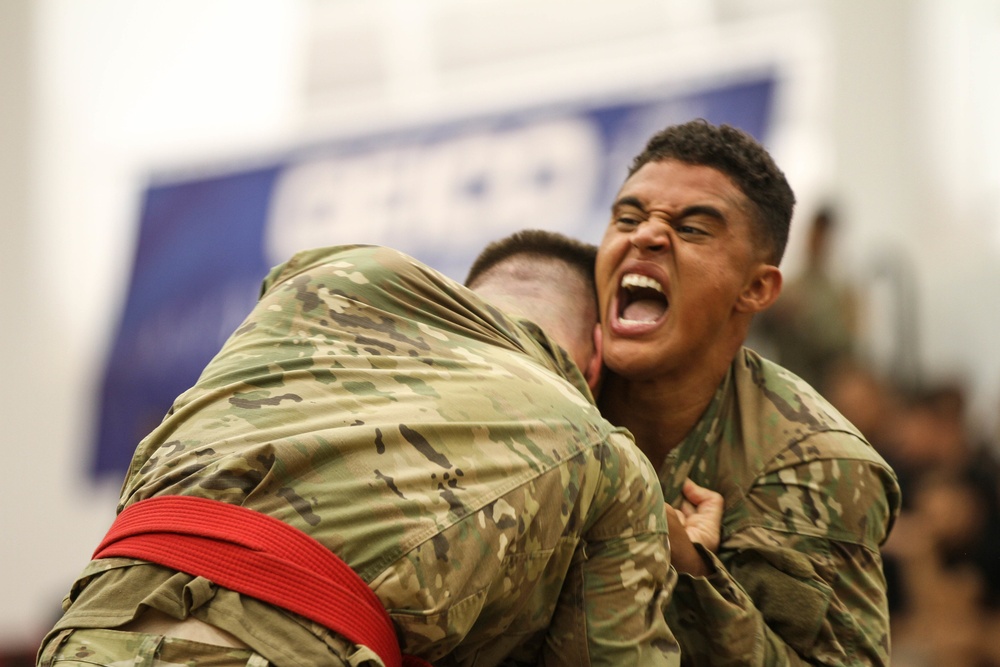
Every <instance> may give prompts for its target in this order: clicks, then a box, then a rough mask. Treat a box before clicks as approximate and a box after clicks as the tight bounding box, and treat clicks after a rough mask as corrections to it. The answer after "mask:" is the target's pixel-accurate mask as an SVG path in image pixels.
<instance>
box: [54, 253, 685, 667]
mask: <svg viewBox="0 0 1000 667" xmlns="http://www.w3.org/2000/svg"><path fill="white" fill-rule="evenodd" d="M655 480H656V475H655V471H654V470H653V469H652V466H650V465H649V463H648V461H646V459H645V458H644V457H643V455H642V454H641V453H640V452H639V450H638V449H637V448H636V447H635V445H634V443H633V442H632V440H631V438H630V437H629V436H628V434H627V433H625V432H623V431H621V430H618V429H615V428H614V427H612V426H611V425H610V424H609V423H607V422H606V421H604V420H603V419H602V418H601V416H600V414H599V413H598V411H597V409H596V407H595V406H594V405H593V401H592V399H591V396H590V393H589V391H588V390H587V388H586V384H585V382H584V381H583V378H582V375H581V374H580V372H579V370H577V369H576V367H575V366H574V365H573V364H572V362H571V361H570V359H569V358H568V356H567V355H566V353H565V352H564V351H563V350H562V349H561V348H559V347H558V346H557V345H555V344H554V343H553V342H552V341H551V340H549V339H548V338H547V337H546V336H545V335H544V333H543V332H542V331H541V330H540V329H539V328H538V327H537V326H534V325H533V324H531V323H530V322H527V321H524V320H518V321H515V320H513V319H511V318H509V317H507V316H505V315H504V314H503V313H501V312H499V311H498V310H496V309H495V308H493V307H491V306H489V305H488V304H486V303H485V302H483V301H482V300H480V299H479V298H478V297H477V296H476V295H475V294H473V293H472V292H470V291H469V290H467V289H466V288H464V287H462V286H461V285H459V284H457V283H455V282H453V281H451V280H449V279H447V278H445V277H444V276H442V275H441V274H438V273H436V272H434V271H432V270H430V269H429V268H427V267H425V266H423V265H421V264H419V263H417V262H415V261H414V260H412V259H411V258H409V257H406V256H405V255H402V254H400V253H398V252H395V251H392V250H389V249H386V248H379V247H372V246H345V247H338V248H326V249H318V250H312V251H306V252H303V253H300V254H298V255H296V256H295V257H294V258H293V259H292V260H291V261H290V262H288V263H287V264H285V265H282V266H279V267H276V268H275V269H274V270H272V272H271V273H270V275H269V276H268V278H267V280H266V281H265V283H264V286H263V290H262V296H261V299H260V301H259V303H258V304H257V306H256V307H255V308H254V310H253V311H252V312H251V314H250V315H249V316H248V318H247V319H246V320H245V322H244V323H243V324H242V326H241V327H240V328H239V329H238V330H237V331H236V332H235V333H234V334H233V335H232V337H231V338H230V339H229V340H228V341H227V343H226V344H225V345H224V347H223V348H222V350H221V351H220V352H219V354H218V355H217V356H216V357H215V358H214V359H213V360H212V361H211V362H210V363H209V365H208V366H207V367H206V368H205V370H204V372H203V373H202V375H201V377H200V379H199V380H198V382H197V384H196V385H195V386H194V387H193V388H192V389H190V390H188V391H187V392H185V393H184V394H182V395H181V396H180V397H179V398H178V399H177V400H176V402H175V403H174V405H173V407H172V408H171V410H170V411H169V413H168V415H167V416H166V418H165V419H164V421H163V422H162V424H161V425H160V426H159V427H158V428H157V429H156V430H154V431H153V432H152V433H151V434H150V435H149V436H148V437H146V438H145V439H144V440H143V441H142V442H141V443H140V444H139V447H138V449H137V451H136V453H135V457H134V459H133V461H132V464H131V467H130V469H129V472H128V475H127V478H126V480H125V483H124V486H123V490H122V496H121V504H120V506H119V510H120V509H122V508H124V507H125V506H127V505H128V504H130V503H132V502H135V501H138V500H141V499H143V498H147V497H150V496H154V495H159V494H180V495H184V494H190V495H197V496H204V497H208V498H213V499H216V500H221V501H225V502H230V503H234V504H238V505H243V506H246V507H249V508H251V509H255V510H258V511H261V512H264V513H266V514H269V515H272V516H274V517H277V518H279V519H281V520H283V521H285V522H287V523H289V524H291V525H292V526H295V527H296V528H299V529H300V530H302V531H304V532H306V533H308V534H309V535H311V536H312V537H314V538H315V539H317V540H319V541H320V542H321V543H322V544H324V545H326V546H328V547H329V548H330V549H331V550H332V551H333V552H335V553H336V554H337V555H339V556H340V557H341V558H342V559H343V560H344V561H346V562H347V563H348V564H349V565H350V566H351V567H352V568H353V569H354V570H355V571H356V572H357V573H358V574H359V575H360V576H361V577H362V578H363V579H364V580H365V581H366V582H368V583H369V585H370V586H371V588H372V589H373V590H374V591H375V593H376V594H377V595H378V597H379V598H380V599H381V600H382V602H383V604H384V605H385V607H386V608H387V609H388V611H389V613H390V616H391V617H392V619H393V621H394V623H395V624H396V626H397V631H398V634H399V636H400V640H401V647H402V649H403V651H404V652H406V653H411V654H414V655H419V656H421V657H424V658H427V659H429V660H432V661H434V662H435V664H438V665H451V664H455V665H458V664H462V665H471V664H475V665H495V664H499V663H501V662H505V663H506V664H510V663H514V662H517V663H518V664H522V663H524V664H528V663H534V662H540V661H543V660H544V662H545V664H564V665H574V666H578V665H590V664H605V665H627V664H632V665H639V664H642V665H678V664H679V657H678V652H677V651H678V650H677V645H676V642H675V641H674V639H673V636H672V635H671V634H670V630H669V629H668V627H667V625H666V621H665V618H664V616H663V607H664V606H665V604H666V600H667V598H668V597H669V594H670V591H671V590H672V588H673V585H674V581H675V575H674V573H673V571H672V570H670V568H669V546H668V543H667V536H666V519H665V516H664V514H663V511H662V507H663V505H662V503H663V498H662V495H661V493H660V491H659V488H658V485H656V484H655ZM651 489H652V490H654V491H653V492H651ZM240 597H241V596H237V595H236V594H234V593H232V592H231V591H222V590H215V589H213V587H212V585H211V584H210V583H208V582H205V581H199V580H198V578H193V577H190V576H188V575H182V574H178V573H174V572H170V571H164V568H160V567H159V566H151V565H140V564H138V563H137V562H136V561H129V560H127V559H109V560H107V561H94V562H92V563H91V565H90V567H89V568H88V569H87V570H86V571H85V572H84V574H83V576H81V578H80V579H79V580H78V582H77V584H76V586H75V587H74V590H73V592H72V593H71V595H70V596H69V597H68V599H67V602H66V603H65V604H66V605H67V607H68V611H67V613H66V615H65V616H64V617H63V619H62V621H60V624H59V626H57V627H87V626H100V625H103V626H104V627H113V626H114V625H115V624H117V623H120V622H122V621H124V620H128V619H129V618H131V617H132V615H134V614H135V612H136V607H137V606H138V605H139V604H146V605H149V606H154V607H158V608H163V607H166V608H164V609H163V610H164V611H166V612H167V613H172V614H175V615H181V616H183V615H184V614H189V613H190V614H193V615H196V616H198V617H200V618H202V620H205V621H208V622H210V623H212V624H213V625H216V626H218V627H221V628H222V629H224V630H227V631H229V632H230V633H232V634H233V635H235V636H237V637H238V638H240V639H242V640H243V641H244V642H246V643H247V644H248V645H250V646H251V647H253V648H254V649H255V650H256V651H257V652H259V653H260V654H262V655H264V656H265V657H267V658H268V659H269V660H271V661H272V662H273V663H274V664H320V663H321V662H329V661H328V660H323V659H322V656H323V653H324V651H325V650H326V647H327V646H331V647H334V648H336V647H337V646H338V643H337V642H338V638H336V637H331V636H330V635H331V634H332V633H329V632H327V631H326V630H324V629H323V628H320V627H318V626H316V625H315V624H312V623H310V622H309V621H306V620H304V619H302V618H300V617H296V616H294V615H292V614H289V613H287V612H284V611H281V610H276V609H274V608H269V607H268V606H267V605H264V604H263V603H258V602H257V601H254V600H247V599H238V598H240ZM234 598H235V599H234ZM176 600H180V602H177V601H176ZM185 606H186V607H185ZM181 607H185V608H183V609H182V608H181ZM340 641H341V642H342V640H340ZM369 657H370V656H369ZM352 660H353V661H352V662H351V664H355V662H354V661H358V656H354V658H352Z"/></svg>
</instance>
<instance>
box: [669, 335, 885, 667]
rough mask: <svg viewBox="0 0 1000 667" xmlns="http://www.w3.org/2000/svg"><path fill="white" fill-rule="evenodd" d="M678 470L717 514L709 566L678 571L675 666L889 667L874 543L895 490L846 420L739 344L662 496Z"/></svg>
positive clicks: (674, 457) (675, 498)
mask: <svg viewBox="0 0 1000 667" xmlns="http://www.w3.org/2000/svg"><path fill="white" fill-rule="evenodd" d="M687 476H690V477H691V479H693V480H694V481H695V482H696V483H698V484H700V485H702V486H706V487H708V488H711V489H714V490H716V491H718V492H720V493H721V494H722V495H723V497H724V499H725V511H724V516H723V520H722V541H721V545H720V548H719V552H718V557H717V558H715V557H712V558H713V560H714V563H715V568H716V571H715V572H714V573H713V574H712V575H710V576H709V577H707V578H695V577H690V576H686V575H681V576H680V578H679V581H678V584H677V587H676V589H675V591H674V597H673V599H672V601H671V604H670V607H669V611H668V620H669V623H670V626H671V628H672V629H673V630H674V633H675V635H676V636H677V639H678V641H679V642H680V644H681V648H682V653H683V656H684V658H683V664H684V665H711V666H713V667H717V666H720V665H753V666H767V667H775V666H778V665H806V664H808V665H838V666H843V665H888V664H889V616H888V605H887V601H886V583H885V579H884V577H883V574H882V562H881V557H880V555H879V547H880V545H881V544H882V543H883V542H884V541H885V539H886V537H887V535H888V531H889V530H890V527H891V525H892V523H893V521H894V520H895V518H896V516H897V515H898V512H899V504H900V495H899V487H898V484H897V482H896V478H895V475H894V474H893V472H892V470H891V469H890V468H889V466H888V465H887V464H886V463H885V461H884V460H883V459H882V457H881V456H879V454H877V453H876V452H875V451H874V449H873V448H872V447H871V445H870V444H869V443H868V442H867V441H865V439H864V438H863V436H862V435H861V434H860V433H859V432H858V431H857V429H855V428H854V427H853V426H852V425H851V424H850V423H849V422H848V421H847V420H846V419H845V418H844V417H843V416H841V415H840V414H839V413H838V412H837V411H836V410H835V409H834V408H833V407H832V406H830V405H829V403H827V402H826V401H825V400H824V399H823V398H821V397H820V396H819V395H818V394H817V393H816V392H815V391H814V390H813V389H812V388H810V387H809V386H808V385H807V384H806V383H805V382H803V381H802V380H800V379H799V378H797V377H796V376H794V375H793V374H791V373H789V372H788V371H786V370H784V369H782V368H781V367H780V366H777V365H776V364H773V363H771V362H769V361H767V360H765V359H762V358H761V357H760V356H758V355H757V354H755V353H754V352H752V351H751V350H748V349H745V348H744V350H743V351H742V352H741V353H740V354H739V355H738V356H737V359H736V361H735V362H734V364H733V366H732V369H731V371H730V373H729V375H728V377H727V379H726V380H725V382H724V383H723V385H722V386H721V387H720V388H719V390H718V392H717V393H716V396H715V398H714V399H713V401H712V404H711V405H710V406H709V408H708V410H707V411H706V413H705V415H704V416H703V417H702V419H701V421H700V422H699V424H698V425H697V426H696V428H695V429H694V431H693V432H692V433H691V434H690V435H689V436H688V437H687V438H685V440H684V441H683V442H682V443H681V444H680V445H679V446H678V447H677V448H676V449H674V450H673V451H672V452H671V454H670V455H669V456H668V457H667V460H666V461H665V462H664V464H663V467H662V469H661V475H660V479H661V482H662V484H663V490H664V497H665V498H666V499H667V502H670V503H671V504H674V505H675V506H677V505H679V504H680V500H681V492H680V489H681V485H682V484H683V481H684V478H685V477H687ZM704 553H706V554H707V552H704ZM710 557H711V556H710Z"/></svg>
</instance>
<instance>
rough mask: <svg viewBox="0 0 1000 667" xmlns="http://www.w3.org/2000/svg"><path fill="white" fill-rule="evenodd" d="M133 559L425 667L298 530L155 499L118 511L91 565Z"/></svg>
mask: <svg viewBox="0 0 1000 667" xmlns="http://www.w3.org/2000/svg"><path fill="white" fill-rule="evenodd" d="M113 556H120V557H126V558H138V559H140V560H146V561H149V562H151V563H156V564H158V565H163V566H165V567H169V568H172V569H175V570H178V571H180V572H185V573H187V574H191V575H194V576H199V577H205V578H206V579H209V580H211V581H212V582H214V583H216V584H218V585H219V586H222V587H224V588H228V589H230V590H233V591H236V592H238V593H242V594H244V595H249V596H250V597H253V598H257V599H258V600H262V601H264V602H267V603H269V604H273V605H275V606H277V607H281V608H282V609H287V610H288V611H292V612H295V613H296V614H300V615H301V616H304V617H306V618H308V619H310V620H312V621H315V622H316V623H319V624H320V625H322V626H323V627H326V628H329V629H330V630H332V631H334V632H336V633H338V634H340V635H341V636H343V637H345V638H346V639H347V640H349V641H351V642H353V643H355V644H358V645H361V646H367V647H368V648H370V649H371V650H372V651H374V652H375V653H376V654H377V655H378V656H379V657H380V658H381V659H382V662H384V663H385V664H386V665H387V667H417V666H421V665H423V666H428V665H429V663H427V662H425V661H423V660H421V659H420V658H415V657H413V656H403V655H401V653H400V650H399V643H398V642H397V640H396V633H395V631H394V629H393V625H392V620H391V619H390V618H389V614H388V613H387V612H386V610H385V608H384V607H383V606H382V603H381V602H380V601H379V599H378V597H377V596H376V595H375V593H374V592H372V590H371V589H370V588H369V587H368V585H367V584H366V583H365V582H364V580H363V579H362V578H361V577H359V576H358V575H357V573H356V572H354V570H352V569H351V568H350V567H349V566H348V565H347V564H346V563H345V562H344V561H342V560H341V559H340V558H338V557H337V556H336V554H334V553H333V552H331V551H330V550H329V549H327V548H326V547H324V546H323V545H322V544H320V543H319V542H317V541H316V540H314V539H313V538H312V537H309V536H308V535H306V534H305V533H303V532H302V531H300V530H298V529H296V528H293V527H292V526H290V525H288V524H287V523H284V522H283V521H279V520H278V519H275V518H274V517H271V516H267V515H266V514H261V513H260V512H255V511H253V510H250V509H247V508H245V507H239V506H237V505H230V504H229V503H223V502H219V501H216V500H210V499H208V498H198V497H194V496H157V497H154V498H148V499H146V500H142V501H139V502H137V503H135V504H132V505H129V506H128V507H126V508H125V509H124V510H123V511H122V512H121V514H119V515H118V517H117V518H116V519H115V521H114V523H113V524H112V525H111V528H110V530H108V534H107V535H105V536H104V540H103V541H102V542H101V544H100V545H99V546H98V547H97V550H96V551H95V552H94V556H93V558H94V559H98V558H110V557H113Z"/></svg>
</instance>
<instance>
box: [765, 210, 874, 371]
mask: <svg viewBox="0 0 1000 667" xmlns="http://www.w3.org/2000/svg"><path fill="white" fill-rule="evenodd" d="M836 231H837V218H836V216H835V213H834V210H833V208H832V207H830V206H824V207H822V208H821V209H819V210H818V211H817V212H816V215H815V216H814V217H813V221H812V226H811V227H810V228H809V236H808V239H807V245H806V256H805V265H804V268H803V270H802V273H801V274H799V275H798V276H796V277H795V278H793V279H791V280H789V281H788V282H787V283H785V286H784V287H783V288H782V291H781V296H780V297H778V300H777V301H776V302H775V304H774V306H772V307H771V309H770V310H768V311H765V312H763V313H761V314H760V315H759V316H758V318H757V321H756V323H755V328H756V332H755V335H756V336H759V337H761V338H762V339H763V340H764V341H765V344H766V345H767V346H768V348H769V349H770V350H771V352H772V354H773V355H774V356H775V357H776V358H775V359H774V361H777V362H778V363H779V364H781V365H782V366H784V367H785V368H787V369H789V370H790V371H792V372H793V373H795V374H796V375H798V376H800V377H801V378H802V379H803V380H805V381H806V382H808V383H809V384H811V385H812V386H814V387H820V386H822V385H823V382H824V379H825V377H826V374H827V372H828V371H829V370H830V369H831V367H832V365H833V364H835V363H836V362H838V361H839V360H841V359H844V358H846V357H848V356H849V355H850V354H851V353H852V351H853V349H854V339H855V333H856V331H855V329H856V320H857V316H856V311H857V306H856V304H855V298H854V293H853V291H852V290H851V289H850V288H849V287H848V286H847V285H846V284H843V283H841V282H839V281H838V280H837V279H835V278H834V277H833V275H832V274H831V272H830V270H829V266H828V262H829V256H830V250H831V248H832V246H833V239H834V235H835V233H836Z"/></svg>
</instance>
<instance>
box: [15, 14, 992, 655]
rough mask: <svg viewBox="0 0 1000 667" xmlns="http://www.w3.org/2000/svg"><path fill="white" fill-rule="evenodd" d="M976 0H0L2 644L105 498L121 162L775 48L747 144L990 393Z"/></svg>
mask: <svg viewBox="0 0 1000 667" xmlns="http://www.w3.org/2000/svg"><path fill="white" fill-rule="evenodd" d="M994 4H995V3H992V2H990V1H989V0H980V1H979V2H974V1H972V0H968V1H967V2H957V3H956V2H953V1H952V0H937V1H931V0H927V1H925V2H917V1H916V0H914V1H913V2H907V1H906V0H886V1H885V2H880V3H870V2H867V1H865V0H833V1H831V2H821V1H819V0H816V1H813V2H803V1H799V0H795V1H792V0H768V1H766V2H764V1H762V0H757V1H756V2H753V1H751V0H716V1H715V2H698V3H688V2H683V1H682V0H670V1H667V0H572V1H571V0H545V1H544V2H543V1H541V0H531V1H530V2H529V1H528V0H503V1H502V2H501V1H499V0H475V1H472V0H423V1H422V2H418V1H417V0H382V1H376V0H327V1H322V0H315V1H309V0H142V2H135V1H134V0H85V1H84V2H80V1H79V0H38V1H36V2H30V1H29V0H21V1H14V0H10V1H7V2H4V3H0V26H2V27H0V45H2V47H0V48H2V49H3V51H2V52H0V56H3V57H0V73H2V74H3V76H4V90H5V91H10V92H11V94H10V95H7V94H5V95H4V96H3V98H4V103H3V105H2V106H0V137H2V138H3V139H4V149H3V150H2V151H0V216H2V220H0V222H2V225H0V246H2V247H0V260H2V267H0V272H2V273H0V276H2V278H3V281H2V283H0V304H2V305H3V307H4V312H5V313H6V315H5V317H4V320H3V321H4V324H5V326H4V327H2V328H0V349H3V350H4V352H3V354H4V368H5V369H6V370H7V378H8V379H7V382H4V383H3V394H2V396H0V399H2V401H0V405H2V408H0V409H2V410H3V421H2V423H3V425H4V429H3V434H2V440H0V448H2V449H0V452H2V454H3V457H4V460H6V461H8V473H7V475H6V480H7V482H8V484H9V485H10V486H9V491H8V493H7V498H8V500H7V502H5V503H3V509H2V510H0V512H2V514H0V516H2V518H3V523H2V526H0V528H2V529H3V532H4V535H5V537H6V538H7V539H5V540H3V541H2V544H0V550H2V554H3V555H2V561H0V562H2V564H3V572H4V577H5V581H4V586H3V590H4V595H3V596H0V643H16V642H18V641H28V642H34V641H36V640H37V637H38V635H39V634H40V633H41V632H42V631H43V630H44V629H46V628H47V627H48V625H49V624H50V623H51V621H52V620H53V617H54V616H55V614H56V613H57V605H58V601H59V599H60V598H61V596H62V595H63V594H64V592H65V590H66V587H67V586H68V585H69V583H70V581H71V580H72V578H73V576H74V575H75V574H76V573H77V572H78V570H79V569H80V568H81V567H82V566H83V564H84V563H85V562H86V560H87V558H88V556H89V553H90V551H91V550H92V549H93V547H94V546H95V545H96V543H97V541H98V540H99V538H100V536H101V535H102V534H103V531H104V530H105V529H106V527H107V525H108V524H109V522H110V520H111V518H112V516H113V512H114V504H115V499H116V498H117V490H118V489H117V483H115V482H109V483H107V484H106V485H104V486H103V487H95V486H94V485H93V483H92V482H91V481H89V480H88V479H87V478H86V477H85V475H84V473H83V470H84V469H85V461H86V450H85V448H86V447H87V446H88V445H89V443H90V439H91V436H92V428H93V426H94V425H93V423H92V421H91V420H92V410H93V407H94V403H93V398H94V395H95V391H96V387H97V373H98V370H99V368H100V365H101V363H102V362H103V357H104V354H105V347H106V345H107V337H108V336H109V334H110V332H111V328H112V326H113V325H114V323H115V318H116V317H117V315H118V309H119V307H120V305H121V299H122V297H123V296H124V292H123V290H124V286H125V281H126V280H127V274H128V270H129V262H130V259H131V257H130V253H131V251H132V243H133V241H134V237H135V232H136V230H135V226H134V225H135V220H136V214H137V205H138V196H139V194H140V188H141V187H142V185H143V183H144V179H145V178H146V177H147V175H148V174H149V173H150V172H151V171H153V170H157V169H160V168H167V167H183V166H187V165H190V164H198V163H203V162H208V163H213V162H218V161H220V160H227V159H236V158H239V157H241V156H251V157H252V156H254V155H260V154H262V153H264V152H267V151H269V150H272V149H274V148H281V147H284V146H288V145H291V144H293V143H295V142H301V141H306V140H308V139H309V138H311V137H327V136H334V135H337V134H342V133H347V132H351V131H353V130H356V129H359V128H366V127H377V126H384V125H391V124H393V123H397V122H408V121H419V120H421V119H429V118H437V117H442V116H444V117H449V116H460V115H462V114H465V113H474V112H477V111H481V110H488V109H491V108H496V107H506V106H511V105H515V106H516V105H520V104H528V103H536V102H537V103H540V102H545V101H551V100H559V99H567V98H573V97H574V96H594V95H610V96H614V95H615V94H616V93H620V92H623V91H628V90H632V89H635V88H636V87H640V86H647V85H651V84H654V83H655V84H658V85H677V86H683V85H687V84H690V83H693V82H697V81H699V80H711V79H718V78H720V77H722V78H724V77H726V76H732V75H735V74H739V73H740V72H745V71H748V70H753V69H754V68H759V67H764V66H771V65H773V66H777V68H778V72H779V76H780V77H781V81H782V84H783V85H782V87H781V89H780V96H779V101H778V106H777V109H776V114H777V126H776V132H775V134H774V136H773V137H772V148H773V151H774V153H775V155H776V157H777V158H778V161H779V163H781V164H782V165H783V166H784V168H785V170H786V172H787V173H788V175H789V178H790V180H791V181H792V184H793V186H794V187H795V188H796V191H797V192H798V195H799V199H800V201H801V202H802V213H803V214H807V213H808V210H809V208H810V207H811V206H813V205H815V204H816V203H817V202H818V201H819V199H820V198H822V197H823V196H825V195H834V196H837V197H840V198H842V199H843V201H844V202H845V206H846V211H845V212H846V213H847V219H846V220H845V224H847V225H848V230H847V234H846V235H845V239H844V241H843V247H842V248H841V251H842V252H841V257H842V259H841V266H842V268H843V270H844V273H845V274H848V275H851V274H857V273H859V272H861V271H863V270H865V265H866V262H868V260H869V259H870V257H871V255H872V254H873V253H875V252H876V251H878V250H879V249H880V248H882V247H899V248H900V249H901V252H903V253H904V254H905V256H906V257H908V258H909V261H911V262H912V264H913V265H914V266H915V267H917V269H918V271H919V273H918V277H919V286H920V289H921V297H920V303H919V317H920V338H919V344H920V348H919V350H918V355H919V357H920V362H921V365H923V366H926V367H928V368H934V369H935V370H951V369H953V368H958V369H960V370H968V371H969V372H970V373H972V374H973V379H974V381H975V382H976V388H977V392H978V397H979V398H978V399H977V400H978V403H979V405H980V408H981V410H982V411H984V412H985V409H984V408H983V406H985V405H989V406H990V407H991V408H994V407H996V406H997V405H998V404H1000V401H998V400H997V398H996V395H997V390H998V387H997V382H998V381H1000V358H998V355H1000V350H998V349H996V346H993V345H990V338H991V334H992V332H993V331H995V330H997V326H996V325H1000V322H997V319H996V318H997V317H998V315H997V313H998V312H1000V309H998V308H997V306H998V305H1000V304H998V303H997V300H998V297H997V295H998V288H997V280H996V279H997V277H998V276H997V275H996V273H997V270H998V269H996V268H995V267H996V266H997V262H996V261H995V260H996V254H997V253H998V252H1000V191H998V190H1000V187H998V186H997V184H998V183H1000V179H998V176H1000V157H998V156H1000V136H998V130H996V129H995V128H994V127H993V123H992V119H993V118H996V117H997V115H998V114H997V112H998V111H1000V108H998V107H1000V90H998V88H997V87H996V84H995V82H997V81H1000V78H998V77H997V74H1000V72H998V71H997V67H1000V64H998V63H1000V58H998V57H997V55H998V54H997V53H996V50H997V49H998V48H1000V47H997V46H996V45H997V44H1000V39H998V35H997V31H998V21H997V16H996V13H997V12H996V9H995V7H994V6H993V5H994ZM991 82H992V84H993V85H990V83H991ZM8 141H9V142H10V143H9V144H8ZM8 145H9V146H10V148H7V146H8ZM797 245H798V233H796V232H793V239H792V247H791V248H790V251H789V257H788V260H787V262H786V269H787V270H788V271H794V270H795V268H796V265H797V261H798V259H797V257H798V254H799V253H798V248H797ZM991 414H992V413H991Z"/></svg>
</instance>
